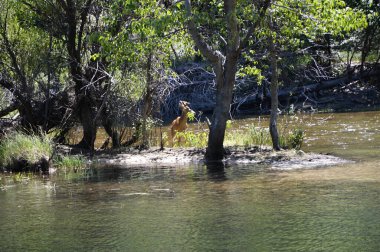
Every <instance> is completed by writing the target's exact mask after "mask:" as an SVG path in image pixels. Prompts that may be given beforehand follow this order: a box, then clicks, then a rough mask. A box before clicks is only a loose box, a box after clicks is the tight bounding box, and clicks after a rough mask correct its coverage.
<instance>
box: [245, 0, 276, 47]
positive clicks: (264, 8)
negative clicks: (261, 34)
mask: <svg viewBox="0 0 380 252" xmlns="http://www.w3.org/2000/svg"><path fill="white" fill-rule="evenodd" d="M270 2H271V0H265V2H264V4H263V6H262V7H261V9H260V11H259V17H258V18H257V20H256V22H254V23H253V24H252V26H251V27H249V29H248V32H247V34H246V35H245V37H244V38H243V39H242V40H241V41H240V46H239V51H241V50H243V49H244V48H245V47H247V45H248V42H249V40H250V38H251V36H252V35H253V32H254V31H255V30H256V28H257V27H258V26H259V24H260V22H261V20H262V19H263V18H264V16H265V13H266V11H267V9H268V8H269V5H270Z"/></svg>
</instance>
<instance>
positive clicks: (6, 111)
mask: <svg viewBox="0 0 380 252" xmlns="http://www.w3.org/2000/svg"><path fill="white" fill-rule="evenodd" d="M16 109H18V106H17V104H16V103H12V104H11V105H10V106H8V107H6V108H5V109H3V110H0V118H1V117H3V116H6V115H8V114H9V113H11V112H13V111H15V110H16Z"/></svg>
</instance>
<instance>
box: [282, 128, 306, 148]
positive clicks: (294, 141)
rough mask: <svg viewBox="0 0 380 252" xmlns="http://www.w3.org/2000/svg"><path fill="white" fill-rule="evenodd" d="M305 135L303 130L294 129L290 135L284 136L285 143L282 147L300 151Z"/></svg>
mask: <svg viewBox="0 0 380 252" xmlns="http://www.w3.org/2000/svg"><path fill="white" fill-rule="evenodd" d="M304 136H305V133H304V131H303V130H302V129H294V130H292V131H291V132H290V133H289V134H288V135H286V136H284V140H283V141H284V142H283V143H282V144H281V143H280V145H281V147H283V148H287V149H296V150H299V149H301V147H302V143H303V140H304Z"/></svg>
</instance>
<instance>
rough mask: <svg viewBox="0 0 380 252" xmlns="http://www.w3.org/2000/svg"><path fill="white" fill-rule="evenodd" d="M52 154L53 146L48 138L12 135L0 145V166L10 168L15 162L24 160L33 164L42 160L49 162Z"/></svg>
mask: <svg viewBox="0 0 380 252" xmlns="http://www.w3.org/2000/svg"><path fill="white" fill-rule="evenodd" d="M52 154H53V145H52V142H51V139H50V138H49V137H48V136H46V135H45V136H42V137H40V136H37V135H26V134H25V133H20V132H16V133H12V134H10V135H8V136H5V137H4V138H3V139H2V142H1V143H0V166H2V167H7V166H12V165H13V164H14V162H15V161H16V160H26V161H28V163H30V164H33V163H36V162H38V161H40V160H41V159H42V158H45V159H46V160H49V159H50V157H51V156H52Z"/></svg>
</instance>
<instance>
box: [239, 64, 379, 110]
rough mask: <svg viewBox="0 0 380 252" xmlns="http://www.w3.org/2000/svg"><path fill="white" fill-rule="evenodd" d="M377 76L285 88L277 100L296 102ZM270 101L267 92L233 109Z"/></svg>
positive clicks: (353, 77) (248, 98) (369, 75)
mask: <svg viewBox="0 0 380 252" xmlns="http://www.w3.org/2000/svg"><path fill="white" fill-rule="evenodd" d="M379 75H380V70H378V71H371V72H368V73H364V74H356V75H353V76H344V77H340V78H336V79H331V80H324V81H320V82H319V83H313V84H308V85H305V86H301V87H293V88H286V89H282V90H279V92H278V99H279V100H280V101H281V102H284V101H290V100H292V99H293V100H298V98H300V97H301V96H307V95H309V94H312V93H318V92H320V91H324V90H331V89H334V88H343V87H345V86H347V85H348V84H350V83H352V82H355V81H358V80H363V79H366V78H370V77H374V76H379ZM270 99H271V96H270V93H269V92H267V93H266V95H262V94H260V93H257V94H256V95H252V96H249V97H246V98H245V99H244V101H243V102H240V103H238V105H235V106H234V107H233V109H237V110H239V109H243V110H244V109H248V108H252V107H254V106H257V104H260V103H268V102H270Z"/></svg>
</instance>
